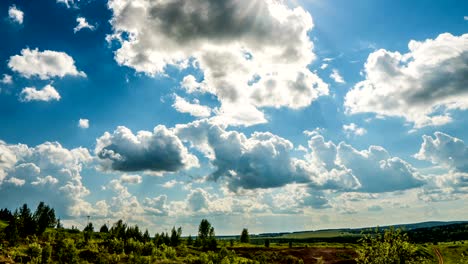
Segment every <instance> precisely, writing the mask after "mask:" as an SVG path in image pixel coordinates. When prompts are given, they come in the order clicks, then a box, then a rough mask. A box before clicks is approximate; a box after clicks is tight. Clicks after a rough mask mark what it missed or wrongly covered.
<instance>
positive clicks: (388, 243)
mask: <svg viewBox="0 0 468 264" xmlns="http://www.w3.org/2000/svg"><path fill="white" fill-rule="evenodd" d="M360 243H361V247H360V248H359V249H358V250H357V254H358V257H357V258H356V261H357V263H362V264H403V263H406V264H408V263H421V262H423V261H424V259H423V258H422V257H420V256H419V254H418V252H417V247H416V246H415V245H413V244H411V243H410V242H409V241H408V236H407V235H406V234H404V233H403V232H402V231H401V230H400V229H397V230H395V229H394V228H390V229H388V230H386V231H385V232H384V233H383V234H382V233H381V232H379V231H378V230H376V232H375V234H373V235H372V234H371V235H365V236H364V237H363V238H362V239H360Z"/></svg>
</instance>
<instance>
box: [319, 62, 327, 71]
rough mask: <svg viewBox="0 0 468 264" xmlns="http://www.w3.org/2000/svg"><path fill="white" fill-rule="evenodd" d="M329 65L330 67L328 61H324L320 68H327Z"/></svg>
mask: <svg viewBox="0 0 468 264" xmlns="http://www.w3.org/2000/svg"><path fill="white" fill-rule="evenodd" d="M327 67H328V64H327V63H322V65H321V66H320V69H322V70H325V69H326V68H327Z"/></svg>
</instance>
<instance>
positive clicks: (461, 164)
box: [415, 132, 468, 173]
mask: <svg viewBox="0 0 468 264" xmlns="http://www.w3.org/2000/svg"><path fill="white" fill-rule="evenodd" d="M415 157H416V158H417V159H420V160H427V161H430V162H432V163H433V164H438V165H442V166H445V167H447V168H449V169H452V170H455V171H459V172H466V173H468V146H466V144H465V142H463V140H461V139H458V138H455V137H452V136H450V135H447V134H444V133H442V132H435V133H434V138H432V137H431V136H426V135H425V136H423V143H422V145H421V148H420V150H419V152H418V153H417V154H416V155H415Z"/></svg>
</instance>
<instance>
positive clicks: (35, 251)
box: [26, 242, 42, 263]
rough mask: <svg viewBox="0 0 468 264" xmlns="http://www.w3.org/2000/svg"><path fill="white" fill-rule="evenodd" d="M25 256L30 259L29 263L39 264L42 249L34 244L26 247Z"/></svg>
mask: <svg viewBox="0 0 468 264" xmlns="http://www.w3.org/2000/svg"><path fill="white" fill-rule="evenodd" d="M26 254H28V256H29V257H30V258H31V263H40V260H41V257H42V247H41V245H39V244H38V243H36V242H33V243H31V244H29V245H28V249H27V250H26Z"/></svg>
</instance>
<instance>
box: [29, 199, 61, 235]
mask: <svg viewBox="0 0 468 264" xmlns="http://www.w3.org/2000/svg"><path fill="white" fill-rule="evenodd" d="M33 218H34V221H35V222H36V223H37V230H36V231H37V234H39V235H40V234H42V233H44V231H45V230H46V228H48V227H54V226H55V225H56V222H57V220H56V219H55V210H54V209H53V208H50V207H49V206H48V205H46V204H45V203H44V202H40V203H39V205H38V206H37V209H36V212H34V216H33Z"/></svg>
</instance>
